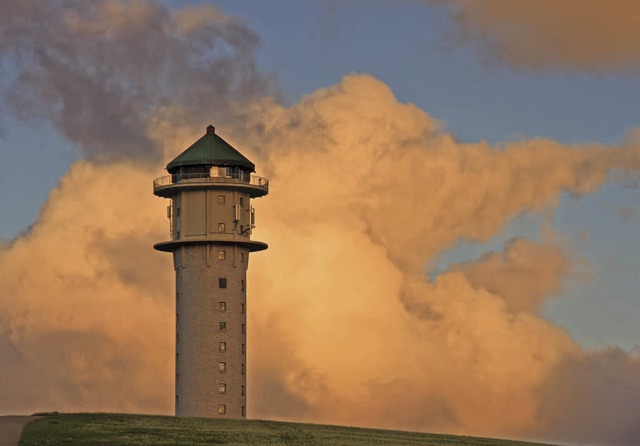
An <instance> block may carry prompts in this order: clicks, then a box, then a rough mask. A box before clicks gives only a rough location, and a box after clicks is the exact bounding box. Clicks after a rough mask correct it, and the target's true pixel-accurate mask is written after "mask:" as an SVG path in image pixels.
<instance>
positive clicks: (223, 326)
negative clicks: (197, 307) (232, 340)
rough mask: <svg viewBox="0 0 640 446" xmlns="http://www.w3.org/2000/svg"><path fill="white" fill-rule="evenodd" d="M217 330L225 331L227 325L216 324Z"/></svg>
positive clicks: (222, 323) (224, 323)
mask: <svg viewBox="0 0 640 446" xmlns="http://www.w3.org/2000/svg"><path fill="white" fill-rule="evenodd" d="M218 328H219V329H220V331H227V323H226V322H220V323H219V324H218Z"/></svg>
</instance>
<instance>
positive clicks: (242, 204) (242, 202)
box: [240, 197, 244, 207]
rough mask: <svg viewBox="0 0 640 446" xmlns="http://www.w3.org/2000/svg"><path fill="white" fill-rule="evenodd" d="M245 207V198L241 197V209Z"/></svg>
mask: <svg viewBox="0 0 640 446" xmlns="http://www.w3.org/2000/svg"><path fill="white" fill-rule="evenodd" d="M243 206H244V198H242V197H240V207H243Z"/></svg>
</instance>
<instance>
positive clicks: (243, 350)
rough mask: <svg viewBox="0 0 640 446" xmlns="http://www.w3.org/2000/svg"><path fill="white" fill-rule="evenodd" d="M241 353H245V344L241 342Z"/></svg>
mask: <svg viewBox="0 0 640 446" xmlns="http://www.w3.org/2000/svg"><path fill="white" fill-rule="evenodd" d="M240 353H242V354H243V355H244V354H245V349H244V344H240Z"/></svg>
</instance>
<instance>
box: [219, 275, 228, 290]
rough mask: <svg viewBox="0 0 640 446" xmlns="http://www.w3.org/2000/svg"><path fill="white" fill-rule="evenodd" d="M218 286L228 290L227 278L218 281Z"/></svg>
mask: <svg viewBox="0 0 640 446" xmlns="http://www.w3.org/2000/svg"><path fill="white" fill-rule="evenodd" d="M218 286H219V287H220V288H226V287H227V278H226V277H220V278H219V279H218Z"/></svg>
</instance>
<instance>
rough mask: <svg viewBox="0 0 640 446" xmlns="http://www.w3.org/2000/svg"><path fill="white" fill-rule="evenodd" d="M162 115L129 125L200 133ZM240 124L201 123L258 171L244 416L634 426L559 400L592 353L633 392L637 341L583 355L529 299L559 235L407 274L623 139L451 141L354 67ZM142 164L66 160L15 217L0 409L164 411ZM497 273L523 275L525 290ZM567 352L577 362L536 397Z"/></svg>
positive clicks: (161, 331)
mask: <svg viewBox="0 0 640 446" xmlns="http://www.w3.org/2000/svg"><path fill="white" fill-rule="evenodd" d="M172 113H179V109H178V108H176V109H170V108H168V109H162V110H159V111H158V113H157V116H154V118H153V120H152V122H153V125H150V126H149V127H148V135H149V138H150V140H152V141H156V144H158V147H159V149H158V150H160V151H162V152H163V153H166V157H167V158H170V157H171V156H172V155H175V154H176V153H178V152H179V151H181V150H182V149H183V148H184V147H187V146H188V144H189V143H191V142H192V140H193V139H195V138H196V137H197V136H198V135H199V134H200V132H201V131H202V130H201V129H200V130H197V129H192V128H190V127H181V128H174V127H171V126H165V125H164V124H163V123H167V122H169V123H173V122H175V121H174V120H173V119H172V118H171V114H172ZM243 123H244V128H245V129H246V130H245V131H244V132H242V133H240V132H238V133H230V134H228V135H227V134H226V132H223V131H221V133H222V134H223V136H224V137H226V138H227V139H228V140H229V141H230V142H231V143H232V144H234V145H235V146H237V147H238V148H240V149H241V150H242V151H243V152H244V153H245V154H246V155H247V156H248V157H249V158H250V159H252V160H253V161H255V162H256V165H257V166H258V169H259V173H261V174H265V175H266V176H268V177H270V178H271V193H270V195H269V196H268V197H266V198H264V199H260V200H256V203H255V205H256V208H257V213H258V225H259V226H258V230H257V231H256V233H255V234H256V236H257V238H258V239H260V240H265V241H267V242H269V244H270V249H269V250H268V251H266V252H264V253H260V254H256V255H252V258H251V265H250V270H249V279H248V291H249V307H248V308H249V332H248V335H249V344H248V345H249V347H248V353H249V359H248V360H249V368H248V370H249V381H250V387H249V393H248V395H249V415H250V416H252V417H261V418H279V419H296V420H305V421H316V422H328V423H338V424H357V425H366V426H378V427H388V428H405V429H418V430H427V431H447V432H457V433H467V434H484V435H493V436H495V435H498V436H500V435H502V436H513V437H545V436H546V437H550V438H560V437H562V438H579V437H580V435H582V433H583V432H590V433H593V435H594V436H593V439H594V440H595V441H601V442H604V443H612V442H614V441H618V440H619V439H621V438H637V437H635V436H634V435H635V434H634V432H635V431H634V429H635V426H637V423H636V421H637V420H635V419H634V418H633V416H626V415H625V416H622V415H621V416H620V417H614V416H611V415H610V414H608V413H607V414H604V413H601V412H602V410H604V408H603V409H602V410H600V409H599V408H598V407H594V408H593V409H592V410H589V411H585V410H580V411H578V410H577V409H579V408H580V407H581V405H582V404H583V403H584V398H581V397H579V395H581V394H582V393H585V392H586V393H587V394H589V392H591V390H590V387H589V383H590V382H592V381H591V380H590V378H589V379H588V377H589V376H591V375H592V374H594V373H595V374H596V378H594V379H600V377H602V375H601V374H600V373H599V372H598V370H599V369H597V367H605V368H606V370H607V373H606V375H605V377H606V379H603V380H601V381H598V382H600V383H601V385H600V384H599V387H598V389H599V392H601V393H602V394H601V395H600V396H598V397H597V398H606V399H607V400H610V401H615V400H616V393H615V392H616V390H615V389H616V387H615V385H614V384H615V383H616V382H618V381H620V383H621V385H622V383H624V386H625V392H626V393H627V394H628V395H635V396H640V391H638V392H636V390H637V389H638V385H637V384H638V379H637V377H636V375H634V374H633V373H634V370H635V368H634V367H635V366H634V365H633V364H635V361H637V359H636V358H634V357H632V356H629V355H627V354H625V353H622V352H619V353H618V356H617V357H616V358H617V359H616V360H615V361H610V358H609V357H608V356H606V355H599V354H590V353H587V352H584V351H583V350H582V349H581V348H580V347H579V346H578V345H577V344H576V343H575V342H574V341H573V340H572V339H571V337H570V336H569V335H568V334H567V333H566V332H565V331H564V330H562V329H561V328H559V327H556V326H554V325H553V324H551V323H550V322H548V321H546V320H544V319H543V318H542V317H541V316H540V315H538V314H536V313H534V312H531V311H529V310H531V309H534V308H535V307H536V306H537V305H538V304H539V302H540V301H541V300H542V299H544V297H545V296H544V295H545V293H553V292H555V291H557V290H558V287H559V283H560V281H561V278H562V275H563V274H564V273H565V272H566V271H567V270H568V269H570V268H571V261H570V259H568V258H567V257H566V256H565V255H564V254H562V251H560V250H559V249H558V248H556V247H554V246H553V245H550V244H548V243H547V244H542V245H537V244H534V243H531V242H526V241H519V242H514V243H512V244H511V245H509V246H507V247H506V251H505V253H504V254H502V255H501V256H497V255H494V256H493V257H492V256H489V257H487V258H485V259H484V260H481V261H480V262H478V263H477V264H476V265H466V266H464V267H461V266H458V267H456V268H453V269H452V270H450V271H445V272H444V273H443V274H441V275H440V276H438V278H437V279H436V280H434V281H433V282H428V281H427V280H426V279H425V277H424V275H423V271H424V270H425V268H426V266H427V265H428V264H429V262H430V261H431V260H433V258H434V257H435V256H436V255H438V254H439V253H440V252H442V251H443V250H445V249H447V248H449V247H450V246H452V244H453V243H455V242H456V241H457V240H459V239H460V238H465V239H472V240H484V239H487V238H488V237H491V236H492V235H493V234H495V233H497V232H499V231H500V229H501V227H502V225H504V223H505V222H507V221H508V220H510V219H511V218H512V217H513V216H515V215H517V214H518V213H520V212H523V211H527V210H537V209H544V208H546V207H549V206H554V205H555V204H556V203H557V198H558V196H559V194H561V193H562V192H563V191H565V190H566V191H570V192H572V193H575V194H586V193H589V192H591V191H593V190H595V189H596V188H598V187H599V186H600V185H602V184H603V183H604V181H606V179H607V175H608V173H609V172H612V171H624V170H629V171H630V170H633V169H638V167H639V163H638V148H634V147H632V146H625V147H602V146H584V147H569V146H563V145H561V144H558V143H556V142H553V141H548V140H535V139H534V140H529V141H520V142H517V143H513V144H507V145H506V146H505V147H503V148H494V147H490V146H488V145H487V144H485V143H479V144H459V143H457V142H456V141H455V140H454V139H453V138H452V137H451V136H450V135H448V134H445V133H441V132H439V131H438V130H437V125H436V124H435V123H434V121H433V120H432V119H431V118H430V117H429V116H428V115H427V114H426V113H425V112H423V111H422V110H420V109H418V108H417V107H415V106H413V105H410V104H402V103H399V102H398V101H397V100H396V99H395V97H394V96H393V94H392V93H391V91H390V90H389V88H388V87H387V86H386V85H384V84H383V83H381V82H380V81H377V80H376V79H374V78H372V77H369V76H362V75H354V76H348V77H346V78H345V79H344V80H343V81H342V82H341V83H339V84H338V85H336V86H333V87H331V88H328V89H325V90H320V91H318V92H316V93H314V94H312V95H310V96H308V97H306V98H304V99H303V100H302V101H301V102H300V103H298V104H295V105H293V106H292V107H289V108H283V107H281V106H279V105H276V104H274V103H272V102H270V101H265V102H263V103H262V104H261V105H256V108H255V109H254V110H253V111H252V112H248V113H247V114H246V119H245V120H244V121H243ZM169 128H171V130H169ZM155 171H158V172H159V171H160V166H157V167H156V170H155ZM153 172H154V171H152V170H151V169H146V168H141V167H137V166H135V165H131V164H128V163H123V162H119V163H111V164H100V165H95V164H94V163H92V162H87V161H83V162H79V163H77V164H76V165H75V166H73V168H72V169H71V170H70V171H69V173H68V174H67V175H65V177H64V178H63V179H62V181H61V184H60V186H59V187H58V188H57V189H55V190H54V191H52V193H51V195H50V197H49V200H48V202H47V205H46V206H45V208H44V210H43V212H42V214H41V216H40V218H39V220H38V221H37V222H36V224H34V226H33V228H32V230H31V231H30V232H29V233H28V234H26V235H24V236H22V237H20V238H18V239H17V240H15V241H14V242H13V244H11V245H10V246H9V247H8V248H7V249H5V250H4V251H2V252H0V269H1V270H2V271H3V274H2V276H1V277H0V289H2V290H3V292H2V294H1V295H0V310H1V311H0V315H1V316H0V350H1V352H0V353H1V355H2V358H4V359H3V360H4V361H5V364H4V365H3V367H2V368H1V369H0V398H1V400H2V401H3V410H5V411H11V412H16V411H22V412H24V411H27V412H28V411H35V410H50V409H57V410H68V411H72V410H114V411H143V412H156V413H157V412H160V413H171V409H172V404H173V383H172V380H173V351H174V350H173V348H174V347H173V343H174V333H173V330H174V323H173V304H172V298H173V281H172V273H173V272H172V268H171V261H170V256H168V255H164V254H162V253H158V252H154V251H153V250H152V249H151V246H152V244H153V243H154V242H156V241H159V240H164V239H165V238H166V237H167V222H166V220H165V218H164V214H165V212H164V211H165V210H164V207H165V205H166V202H165V201H163V200H161V199H158V198H157V197H153V196H152V195H151V193H150V190H149V189H150V188H149V184H150V181H151V179H152V177H153ZM536 261H540V262H548V263H549V262H550V264H548V265H546V266H541V265H536ZM480 269H482V270H483V271H487V277H481V275H480V274H479V270H480ZM488 273H491V274H488ZM514 277H519V278H520V281H524V280H525V279H526V281H527V283H536V281H538V282H539V283H538V285H537V287H536V288H535V289H533V290H527V291H526V293H525V292H523V291H522V290H521V289H520V288H517V287H516V288H515V289H514V288H513V287H512V286H509V284H513V283H514V282H518V281H517V280H515V279H514ZM518 291H520V292H518ZM515 309H517V310H519V311H515V312H514V310H515ZM598 364H600V365H598ZM603 364H604V365H603ZM592 367H596V368H592ZM567 368H568V369H567ZM574 368H575V370H576V373H584V374H587V375H586V376H585V379H584V380H583V381H578V382H575V383H572V387H571V388H570V391H567V392H566V393H564V394H562V395H560V394H557V392H559V391H560V390H561V389H559V388H557V386H558V385H560V384H558V383H565V381H566V379H565V378H566V376H569V375H570V374H571V370H573V369H574ZM567 370H568V371H567ZM562 385H564V384H562ZM608 389H611V392H609V390H608ZM553 392H556V394H557V395H558V396H557V398H561V396H562V398H561V399H560V400H559V404H560V403H561V404H562V407H565V408H566V410H572V408H574V405H575V408H574V409H576V410H575V411H574V413H575V415H574V417H573V418H572V420H571V423H570V424H568V425H567V427H566V428H563V426H564V425H563V423H562V421H561V420H563V418H562V417H560V414H557V413H556V412H545V408H546V407H547V406H548V404H549V402H548V401H549V399H548V395H549V393H553ZM589 398H596V396H593V397H591V396H589ZM625 401H626V400H625ZM629 401H635V400H633V399H632V398H630V399H629ZM623 402H624V401H623ZM630 408H632V405H629V404H627V403H624V404H623V405H622V406H621V407H620V411H622V414H627V413H628V410H630ZM606 410H612V409H611V407H609V406H607V408H606ZM541 413H544V414H545V415H544V416H541ZM550 413H555V414H556V415H557V416H555V417H554V416H552V415H550ZM634 413H637V412H634ZM580 424H584V425H588V426H589V429H587V430H584V431H580V429H579V425H580ZM625 441H627V440H625ZM620 444H625V443H622V442H621V443H620ZM626 444H630V443H628V441H627V443H626Z"/></svg>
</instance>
